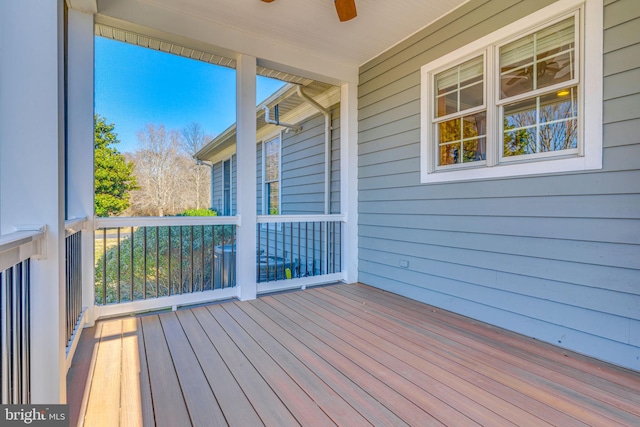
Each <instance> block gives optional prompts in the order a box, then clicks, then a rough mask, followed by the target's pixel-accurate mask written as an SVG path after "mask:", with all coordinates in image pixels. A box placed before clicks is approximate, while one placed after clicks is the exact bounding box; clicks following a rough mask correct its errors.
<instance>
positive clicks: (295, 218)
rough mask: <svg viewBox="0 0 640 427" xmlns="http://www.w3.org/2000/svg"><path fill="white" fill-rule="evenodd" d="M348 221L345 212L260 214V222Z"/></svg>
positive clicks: (258, 218)
mask: <svg viewBox="0 0 640 427" xmlns="http://www.w3.org/2000/svg"><path fill="white" fill-rule="evenodd" d="M331 221H336V222H337V221H339V222H346V221H347V216H346V215H344V214H329V215H258V217H257V222H258V223H259V224H275V223H280V222H331Z"/></svg>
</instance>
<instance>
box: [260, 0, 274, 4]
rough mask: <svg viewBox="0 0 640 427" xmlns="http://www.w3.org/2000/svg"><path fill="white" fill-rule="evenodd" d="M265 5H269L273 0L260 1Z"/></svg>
mask: <svg viewBox="0 0 640 427" xmlns="http://www.w3.org/2000/svg"><path fill="white" fill-rule="evenodd" d="M262 1H263V2H265V3H271V2H272V1H273V0H262Z"/></svg>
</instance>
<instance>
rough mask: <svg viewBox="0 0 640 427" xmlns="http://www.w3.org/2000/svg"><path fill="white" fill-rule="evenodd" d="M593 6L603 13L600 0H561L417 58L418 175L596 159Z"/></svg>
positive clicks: (511, 171) (598, 92)
mask: <svg viewBox="0 0 640 427" xmlns="http://www.w3.org/2000/svg"><path fill="white" fill-rule="evenodd" d="M598 9H599V13H594V10H595V11H598ZM585 10H587V12H588V13H585ZM593 15H599V16H600V21H601V19H602V0H587V1H586V3H584V2H579V1H577V0H560V1H558V2H557V4H555V5H552V6H549V7H547V8H545V9H542V10H540V11H538V12H536V13H534V14H533V15H531V16H529V17H527V18H525V19H523V20H521V21H518V22H515V23H513V24H510V25H507V26H506V27H505V28H503V29H502V30H499V31H497V32H496V33H493V34H490V35H489V36H486V37H483V38H482V39H479V40H477V41H476V42H474V43H472V44H471V45H468V46H465V47H464V48H461V49H459V50H458V51H455V52H452V53H451V54H449V55H446V56H445V57H442V58H439V59H437V60H435V61H433V62H431V63H429V64H427V65H425V66H423V67H422V70H421V72H422V75H421V76H422V79H421V84H422V93H421V96H422V99H421V108H422V109H421V132H422V135H421V142H422V145H421V149H422V152H421V180H422V182H426V183H429V182H447V181H458V180H473V179H483V178H498V177H508V176H518V175H536V174H542V173H555V172H568V171H578V170H587V169H599V168H601V167H602V135H601V132H602V128H601V125H602V71H601V70H602V46H601V44H602V40H601V39H602V25H601V24H598V22H597V21H598V16H593ZM585 16H591V19H589V21H586V20H585ZM587 31H590V32H592V35H591V37H586V32H587ZM593 32H595V34H596V35H595V36H594V35H593ZM589 67H595V68H594V69H591V70H589ZM585 69H586V71H585ZM586 88H591V90H594V92H593V93H591V91H590V92H589V94H588V97H587V96H586V95H587V94H586Z"/></svg>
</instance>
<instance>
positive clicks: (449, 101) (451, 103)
mask: <svg viewBox="0 0 640 427" xmlns="http://www.w3.org/2000/svg"><path fill="white" fill-rule="evenodd" d="M436 103H437V105H436V117H443V116H446V115H449V114H453V113H457V112H458V91H457V90H456V91H454V92H449V93H447V94H444V95H442V96H439V97H438V98H437V99H436Z"/></svg>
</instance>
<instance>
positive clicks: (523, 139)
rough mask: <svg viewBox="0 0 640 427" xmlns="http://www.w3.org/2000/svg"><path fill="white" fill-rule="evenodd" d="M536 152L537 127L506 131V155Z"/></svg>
mask: <svg viewBox="0 0 640 427" xmlns="http://www.w3.org/2000/svg"><path fill="white" fill-rule="evenodd" d="M535 152H536V133H535V128H529V129H520V130H517V131H506V132H505V133H504V156H505V157H510V156H521V155H524V154H533V153H535Z"/></svg>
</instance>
